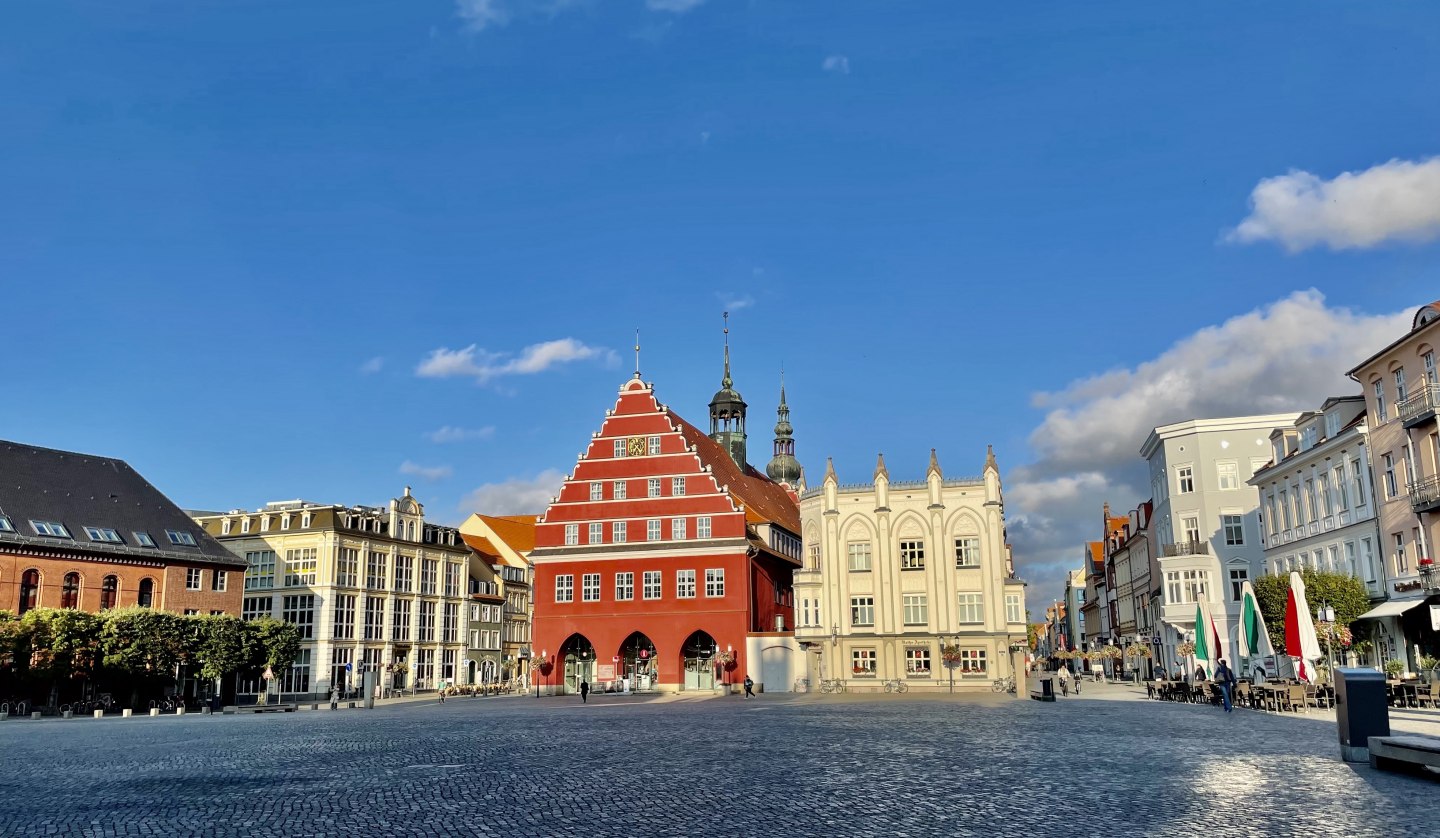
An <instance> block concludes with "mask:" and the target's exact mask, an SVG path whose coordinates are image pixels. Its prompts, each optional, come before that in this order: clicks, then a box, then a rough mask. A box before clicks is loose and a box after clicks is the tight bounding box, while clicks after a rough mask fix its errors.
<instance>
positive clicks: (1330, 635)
mask: <svg viewBox="0 0 1440 838" xmlns="http://www.w3.org/2000/svg"><path fill="white" fill-rule="evenodd" d="M1315 616H1316V617H1319V618H1320V622H1322V623H1329V624H1330V629H1329V631H1327V632H1326V633H1325V663H1326V666H1327V670H1326V671H1327V672H1329V673H1330V683H1332V684H1333V683H1335V609H1334V608H1331V607H1330V603H1328V602H1325V601H1323V600H1322V601H1321V602H1320V612H1319V613H1318V614H1316V615H1315Z"/></svg>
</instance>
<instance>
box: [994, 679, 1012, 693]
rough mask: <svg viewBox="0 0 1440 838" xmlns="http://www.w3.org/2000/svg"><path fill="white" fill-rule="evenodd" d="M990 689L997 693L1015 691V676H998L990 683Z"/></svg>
mask: <svg viewBox="0 0 1440 838" xmlns="http://www.w3.org/2000/svg"><path fill="white" fill-rule="evenodd" d="M990 691H991V692H997V693H1013V692H1015V676H1013V675H1007V676H1005V677H1004V678H996V679H995V680H994V681H992V682H991V684H990Z"/></svg>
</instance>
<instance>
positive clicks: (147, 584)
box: [135, 576, 155, 608]
mask: <svg viewBox="0 0 1440 838" xmlns="http://www.w3.org/2000/svg"><path fill="white" fill-rule="evenodd" d="M135 604H136V605H138V606H140V607H141V608H153V607H154V605H155V580H154V579H151V578H149V577H148V576H147V577H146V578H144V579H141V580H140V587H139V589H138V591H137V592H136V596H135Z"/></svg>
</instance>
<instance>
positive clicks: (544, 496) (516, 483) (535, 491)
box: [459, 469, 565, 515]
mask: <svg viewBox="0 0 1440 838" xmlns="http://www.w3.org/2000/svg"><path fill="white" fill-rule="evenodd" d="M564 482H565V475H564V474H562V473H561V472H559V471H557V470H555V469H546V470H545V471H542V472H540V473H539V474H537V475H535V476H534V477H512V478H510V479H508V480H505V481H504V482H501V483H486V484H484V485H482V486H480V487H478V488H476V489H475V490H474V491H472V492H470V493H469V494H467V495H465V497H464V499H463V500H461V501H460V506H459V511H460V513H461V514H462V515H469V514H470V513H472V512H479V513H481V514H482V515H524V514H527V513H535V514H537V515H538V514H539V513H541V512H544V511H545V509H546V508H547V507H549V506H550V499H551V498H552V497H554V496H555V495H557V494H559V493H560V486H561V485H562V484H564Z"/></svg>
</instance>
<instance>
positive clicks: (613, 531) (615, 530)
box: [610, 521, 626, 544]
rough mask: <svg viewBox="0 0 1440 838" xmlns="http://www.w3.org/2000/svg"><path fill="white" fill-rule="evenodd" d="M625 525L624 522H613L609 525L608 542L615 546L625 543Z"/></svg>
mask: <svg viewBox="0 0 1440 838" xmlns="http://www.w3.org/2000/svg"><path fill="white" fill-rule="evenodd" d="M625 523H626V522H624V521H615V522H613V523H611V524H610V540H611V541H613V542H615V543H616V544H624V543H625V537H626V536H625V529H626V527H625Z"/></svg>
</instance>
